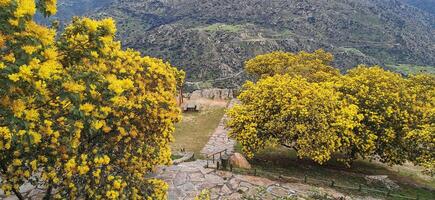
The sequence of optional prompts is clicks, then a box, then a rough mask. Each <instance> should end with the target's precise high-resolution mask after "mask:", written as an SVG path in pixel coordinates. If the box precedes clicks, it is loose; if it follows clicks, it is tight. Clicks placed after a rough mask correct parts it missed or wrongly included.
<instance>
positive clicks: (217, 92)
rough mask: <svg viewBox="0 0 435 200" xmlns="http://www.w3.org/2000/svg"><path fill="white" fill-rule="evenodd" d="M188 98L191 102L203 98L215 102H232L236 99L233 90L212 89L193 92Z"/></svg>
mask: <svg viewBox="0 0 435 200" xmlns="http://www.w3.org/2000/svg"><path fill="white" fill-rule="evenodd" d="M188 97H189V100H197V99H201V98H205V99H213V100H230V99H233V98H234V92H233V90H232V89H219V88H211V89H203V90H196V91H193V92H192V93H191V94H190V95H188Z"/></svg>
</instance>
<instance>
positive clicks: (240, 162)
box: [230, 153, 251, 169]
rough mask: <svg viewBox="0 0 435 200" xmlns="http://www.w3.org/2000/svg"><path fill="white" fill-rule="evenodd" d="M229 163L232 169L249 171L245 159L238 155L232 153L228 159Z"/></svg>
mask: <svg viewBox="0 0 435 200" xmlns="http://www.w3.org/2000/svg"><path fill="white" fill-rule="evenodd" d="M230 162H231V164H232V165H233V166H234V167H237V168H242V169H251V164H249V162H248V160H246V158H245V157H244V156H243V155H242V154H240V153H234V154H233V155H232V156H231V157H230Z"/></svg>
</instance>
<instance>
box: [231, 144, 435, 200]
mask: <svg viewBox="0 0 435 200" xmlns="http://www.w3.org/2000/svg"><path fill="white" fill-rule="evenodd" d="M240 148H241V147H240V146H239V145H237V146H236V149H237V151H240ZM250 162H251V164H252V165H253V166H254V168H256V169H257V171H260V172H261V171H262V172H265V173H270V174H275V175H284V176H289V177H295V178H299V179H301V178H303V177H304V175H307V176H308V177H311V178H315V179H320V180H334V181H335V182H336V183H337V184H339V185H345V186H346V185H348V186H358V184H362V185H366V181H365V179H364V176H365V175H388V177H389V178H390V179H392V180H393V181H394V182H396V183H397V184H399V185H400V189H399V190H398V191H395V192H396V194H401V195H406V196H412V197H416V196H417V195H419V196H420V198H421V199H433V198H432V197H433V196H435V177H430V176H427V175H424V174H422V173H421V168H419V167H416V166H413V165H412V164H409V163H408V164H405V165H403V166H388V165H385V164H382V163H379V162H375V161H374V162H369V161H366V160H357V161H355V162H354V163H353V165H352V166H351V167H350V168H347V167H346V166H344V165H343V164H342V163H340V162H337V161H335V160H331V161H330V162H328V163H326V164H325V165H318V164H316V163H314V162H313V161H310V160H307V159H298V158H297V156H296V153H295V151H293V150H288V149H286V148H283V147H269V148H267V149H265V150H262V151H260V152H258V153H257V154H256V156H255V157H254V159H252V160H251V161H250ZM367 186H369V185H367ZM358 195H373V194H364V193H358Z"/></svg>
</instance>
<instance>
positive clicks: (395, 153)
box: [338, 66, 435, 168]
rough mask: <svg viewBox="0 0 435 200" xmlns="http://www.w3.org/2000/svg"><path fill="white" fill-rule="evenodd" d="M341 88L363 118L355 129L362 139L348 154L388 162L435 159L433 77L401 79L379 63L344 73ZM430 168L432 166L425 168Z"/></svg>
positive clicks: (416, 162) (424, 161) (418, 162)
mask: <svg viewBox="0 0 435 200" xmlns="http://www.w3.org/2000/svg"><path fill="white" fill-rule="evenodd" d="M340 82H341V84H340V86H339V88H338V90H340V91H341V92H343V93H345V94H346V97H345V98H346V99H347V100H348V101H350V102H352V103H353V104H355V105H357V106H358V108H359V113H360V114H361V115H362V116H364V118H363V120H362V123H361V126H360V127H358V128H356V129H355V134H356V135H357V137H358V138H360V140H359V141H358V142H356V143H355V144H354V145H353V148H352V150H351V152H350V155H349V156H350V157H351V158H352V159H354V158H356V157H363V158H364V157H370V158H379V159H380V160H381V161H382V162H386V163H389V164H402V163H404V162H405V161H413V162H414V163H415V164H417V165H424V163H426V164H428V163H432V164H431V165H432V168H433V163H434V159H435V154H434V150H435V148H434V140H435V132H434V131H433V130H434V122H435V121H434V119H435V118H434V105H435V102H434V98H435V93H434V86H435V84H434V82H435V79H434V77H433V76H431V75H418V76H413V77H411V78H403V77H402V76H401V75H399V74H397V73H393V72H388V71H385V70H383V69H382V68H380V67H376V66H375V67H365V66H359V67H357V68H355V69H352V70H350V71H349V73H348V74H346V75H345V76H343V77H342V79H341V80H340ZM425 167H429V166H425Z"/></svg>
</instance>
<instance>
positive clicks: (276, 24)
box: [53, 0, 435, 87]
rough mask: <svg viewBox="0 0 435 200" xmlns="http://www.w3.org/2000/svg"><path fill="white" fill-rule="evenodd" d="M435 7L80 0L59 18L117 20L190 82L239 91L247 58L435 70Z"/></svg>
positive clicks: (128, 43) (392, 2) (302, 0)
mask: <svg viewBox="0 0 435 200" xmlns="http://www.w3.org/2000/svg"><path fill="white" fill-rule="evenodd" d="M433 5H434V3H433V1H431V0H334V1H331V0H269V1H264V0H237V1H234V0H143V1H139V0H100V1H89V0H80V1H59V7H60V8H59V10H61V11H62V12H61V14H58V15H56V16H55V17H54V18H53V19H60V20H61V21H62V22H66V21H68V20H70V18H71V16H72V15H73V14H75V15H90V16H92V17H95V18H103V17H113V18H115V19H116V20H117V23H118V29H119V32H118V38H119V39H120V40H121V41H122V42H123V46H124V47H130V48H134V49H137V50H139V51H141V52H142V53H145V54H147V55H151V56H155V57H160V58H163V59H165V60H168V61H170V62H171V63H174V64H175V65H176V66H181V68H182V69H183V70H185V71H186V72H187V79H188V81H189V82H188V83H190V82H193V84H198V83H199V84H202V83H204V82H207V83H212V85H214V86H218V87H237V86H240V85H241V83H243V81H244V80H245V79H246V78H247V77H246V75H245V73H240V72H242V70H241V69H242V67H243V61H244V60H247V59H249V58H252V57H254V56H256V55H259V54H263V53H267V52H271V51H276V50H281V51H287V52H296V51H301V50H304V51H313V50H315V49H319V48H323V49H326V50H328V51H329V52H332V53H333V54H334V56H335V57H336V59H335V63H334V66H335V67H338V68H340V69H341V70H342V71H345V70H347V69H349V68H351V67H354V66H356V65H357V64H367V65H372V64H380V65H382V66H384V67H386V66H387V65H398V64H404V65H417V66H435V56H434V55H435V47H434V44H435V36H434V35H435V31H434V27H435V15H433V11H434V9H433V8H434V6H433ZM428 68H431V67H428ZM390 69H393V70H394V69H395V68H390ZM424 71H431V70H430V69H429V70H427V69H426V70H424Z"/></svg>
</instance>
